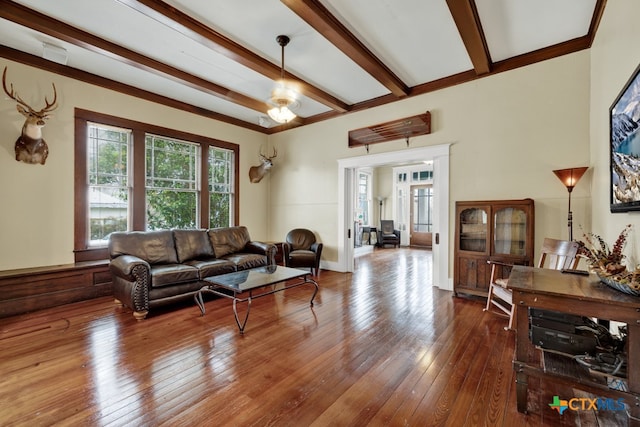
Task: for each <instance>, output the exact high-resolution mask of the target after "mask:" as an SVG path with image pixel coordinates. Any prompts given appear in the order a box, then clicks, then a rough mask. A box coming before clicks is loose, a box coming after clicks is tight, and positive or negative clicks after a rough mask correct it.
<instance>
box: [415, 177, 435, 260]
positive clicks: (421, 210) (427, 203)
mask: <svg viewBox="0 0 640 427" xmlns="http://www.w3.org/2000/svg"><path fill="white" fill-rule="evenodd" d="M409 227H410V228H409V230H411V231H410V232H409V246H420V247H424V248H431V247H432V246H433V186H432V185H412V186H411V211H410V213H409Z"/></svg>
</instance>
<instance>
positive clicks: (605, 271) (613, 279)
mask: <svg viewBox="0 0 640 427" xmlns="http://www.w3.org/2000/svg"><path fill="white" fill-rule="evenodd" d="M631 228H632V227H631V224H628V225H627V226H626V227H625V228H624V229H623V230H622V232H620V235H619V236H618V238H617V239H616V241H615V243H614V244H613V247H609V245H608V244H607V242H605V241H604V239H603V238H602V237H600V236H599V235H598V234H595V233H584V234H583V238H584V242H583V241H578V243H579V244H580V250H579V251H578V254H579V256H581V257H583V258H585V259H586V261H587V264H589V267H590V268H591V269H592V270H593V271H594V272H595V273H596V274H597V275H598V277H599V278H600V281H601V282H603V283H605V284H606V285H608V286H610V287H612V288H614V289H617V290H619V291H621V292H624V293H627V294H630V295H636V296H640V267H636V268H635V269H633V270H629V269H627V267H626V265H625V264H624V260H625V255H624V253H623V251H624V248H625V246H626V244H627V238H628V236H629V232H631Z"/></svg>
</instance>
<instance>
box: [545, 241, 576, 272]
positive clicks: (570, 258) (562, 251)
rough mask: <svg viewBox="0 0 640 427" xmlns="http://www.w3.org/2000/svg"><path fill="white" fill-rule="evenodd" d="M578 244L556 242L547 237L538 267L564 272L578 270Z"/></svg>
mask: <svg viewBox="0 0 640 427" xmlns="http://www.w3.org/2000/svg"><path fill="white" fill-rule="evenodd" d="M578 248H579V245H578V242H570V241H568V240H556V239H551V238H548V237H546V238H545V239H544V242H543V243H542V249H541V250H540V262H539V263H538V267H541V268H551V269H554V270H562V269H565V268H576V267H577V266H578V262H579V261H580V259H579V258H578Z"/></svg>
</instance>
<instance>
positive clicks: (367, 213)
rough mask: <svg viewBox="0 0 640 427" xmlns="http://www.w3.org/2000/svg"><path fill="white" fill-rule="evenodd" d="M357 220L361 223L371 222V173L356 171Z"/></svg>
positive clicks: (368, 223)
mask: <svg viewBox="0 0 640 427" xmlns="http://www.w3.org/2000/svg"><path fill="white" fill-rule="evenodd" d="M357 191H358V194H357V197H358V200H357V214H358V218H357V220H358V222H359V223H360V224H362V225H370V223H371V173H370V172H368V171H367V172H363V171H358V189H357Z"/></svg>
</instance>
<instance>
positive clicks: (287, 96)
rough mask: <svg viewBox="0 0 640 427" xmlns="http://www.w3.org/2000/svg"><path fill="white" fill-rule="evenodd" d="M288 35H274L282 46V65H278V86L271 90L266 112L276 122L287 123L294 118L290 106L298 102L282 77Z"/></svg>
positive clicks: (296, 104)
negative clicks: (268, 107)
mask: <svg viewBox="0 0 640 427" xmlns="http://www.w3.org/2000/svg"><path fill="white" fill-rule="evenodd" d="M289 40H290V39H289V37H288V36H285V35H279V36H278V37H276V41H277V42H278V44H279V45H280V46H281V48H282V66H281V67H280V82H279V84H278V86H277V87H276V88H275V89H273V92H271V98H270V99H269V102H268V103H269V105H271V106H272V108H270V109H269V110H268V111H267V113H268V114H269V117H271V119H273V120H274V121H275V122H277V123H288V122H290V121H291V120H293V119H295V118H296V114H295V113H294V112H293V111H291V109H292V108H297V107H298V106H299V105H300V103H299V102H298V100H297V97H296V93H295V92H294V91H293V90H291V89H289V88H287V87H285V78H284V47H285V46H286V45H287V44H289Z"/></svg>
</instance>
